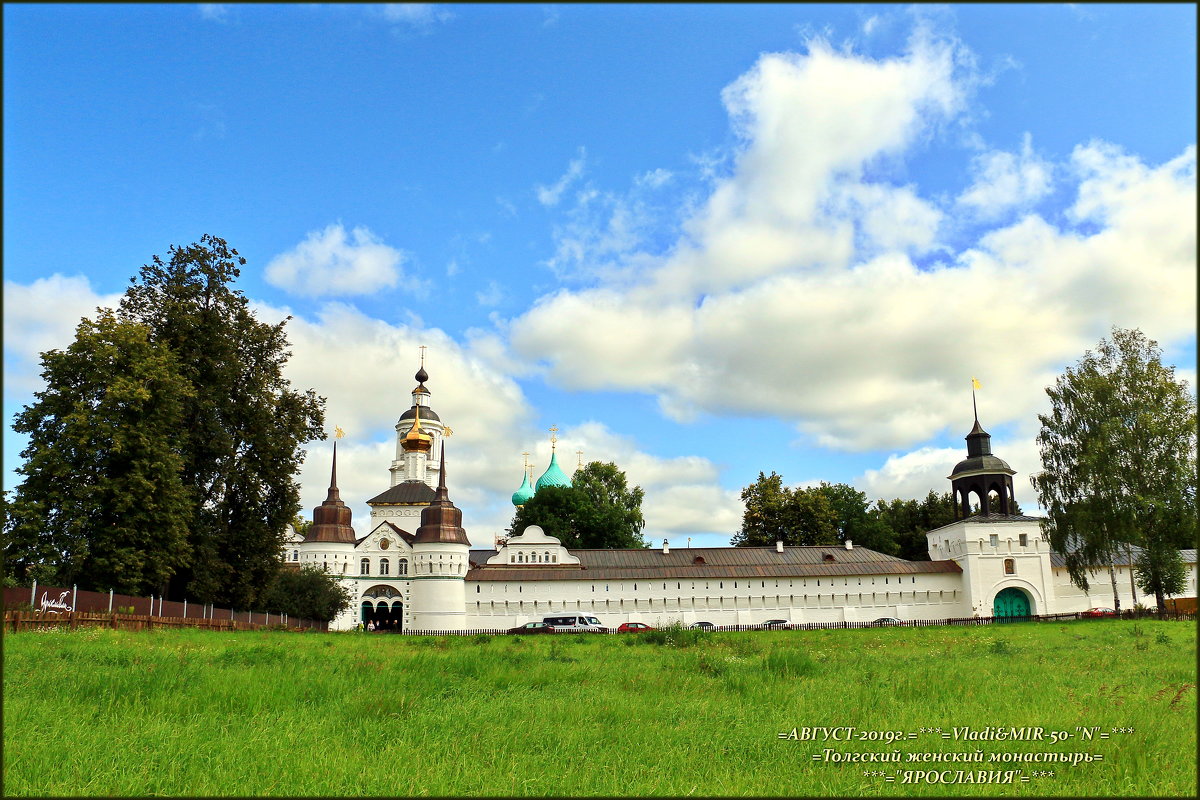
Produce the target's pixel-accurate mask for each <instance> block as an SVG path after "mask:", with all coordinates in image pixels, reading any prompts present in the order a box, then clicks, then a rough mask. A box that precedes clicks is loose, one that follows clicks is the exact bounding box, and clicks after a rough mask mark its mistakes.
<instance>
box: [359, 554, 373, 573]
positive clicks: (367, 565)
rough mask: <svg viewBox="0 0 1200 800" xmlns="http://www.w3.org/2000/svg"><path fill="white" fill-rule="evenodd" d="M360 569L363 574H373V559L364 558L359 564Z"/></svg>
mask: <svg viewBox="0 0 1200 800" xmlns="http://www.w3.org/2000/svg"><path fill="white" fill-rule="evenodd" d="M359 569H360V571H361V572H362V574H363V575H370V574H371V559H369V558H364V559H363V560H362V562H361V563H360V564H359Z"/></svg>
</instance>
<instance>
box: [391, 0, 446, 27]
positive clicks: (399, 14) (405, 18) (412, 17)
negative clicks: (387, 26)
mask: <svg viewBox="0 0 1200 800" xmlns="http://www.w3.org/2000/svg"><path fill="white" fill-rule="evenodd" d="M381 10H382V12H383V17H384V19H386V20H387V21H389V22H397V23H401V24H404V25H408V26H411V27H412V28H415V29H416V30H419V31H422V32H428V31H429V30H430V28H432V27H433V25H434V23H438V22H449V21H450V20H452V19H454V14H453V13H452V12H450V11H447V10H446V7H445V6H443V5H441V4H438V3H386V4H384V5H383V6H382V8H381Z"/></svg>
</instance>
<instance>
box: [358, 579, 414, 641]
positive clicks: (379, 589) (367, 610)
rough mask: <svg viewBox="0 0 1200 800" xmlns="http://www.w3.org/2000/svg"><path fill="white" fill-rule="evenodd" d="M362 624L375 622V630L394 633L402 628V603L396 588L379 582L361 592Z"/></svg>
mask: <svg viewBox="0 0 1200 800" xmlns="http://www.w3.org/2000/svg"><path fill="white" fill-rule="evenodd" d="M361 621H362V624H363V626H364V627H365V626H366V624H367V623H368V622H374V623H375V629H376V630H384V631H392V632H395V633H398V632H400V631H401V630H403V629H404V604H403V602H401V595H400V591H399V590H398V589H395V588H393V587H391V586H385V585H384V584H379V585H377V586H372V587H371V588H370V589H367V590H366V591H365V592H363V594H362V620H361Z"/></svg>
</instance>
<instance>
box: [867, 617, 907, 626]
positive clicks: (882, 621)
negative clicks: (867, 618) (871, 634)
mask: <svg viewBox="0 0 1200 800" xmlns="http://www.w3.org/2000/svg"><path fill="white" fill-rule="evenodd" d="M871 624H872V625H879V626H881V627H882V626H884V625H903V624H904V621H903V620H899V619H896V618H895V617H880V618H879V619H877V620H875V621H874V622H872V623H871Z"/></svg>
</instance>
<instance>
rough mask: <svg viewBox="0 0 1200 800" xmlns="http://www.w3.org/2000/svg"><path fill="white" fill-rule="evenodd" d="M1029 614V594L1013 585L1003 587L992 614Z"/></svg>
mask: <svg viewBox="0 0 1200 800" xmlns="http://www.w3.org/2000/svg"><path fill="white" fill-rule="evenodd" d="M1029 614H1030V609H1029V595H1027V594H1025V593H1024V592H1023V591H1021V590H1020V589H1014V588H1013V587H1011V586H1010V587H1009V588H1007V589H1002V590H1001V591H1000V593H999V594H997V595H996V600H995V601H994V602H993V604H992V616H995V617H1028V616H1029Z"/></svg>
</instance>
